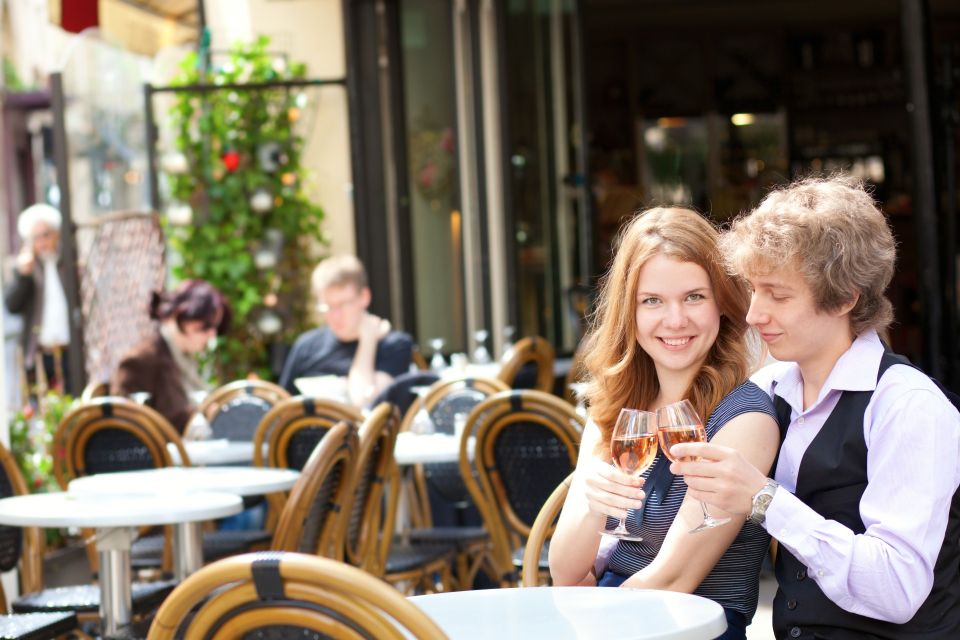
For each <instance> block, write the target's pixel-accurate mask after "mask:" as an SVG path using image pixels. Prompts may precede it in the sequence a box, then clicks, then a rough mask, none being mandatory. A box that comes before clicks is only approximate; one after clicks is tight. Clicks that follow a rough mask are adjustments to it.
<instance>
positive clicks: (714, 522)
mask: <svg viewBox="0 0 960 640" xmlns="http://www.w3.org/2000/svg"><path fill="white" fill-rule="evenodd" d="M728 522H730V518H713V517H708V518H704V519H703V522H701V523H700V524H699V525H698V526H697V528H695V529H691V530H690V533H700V532H701V531H706V530H707V529H713V528H714V527H719V526H720V525H724V524H727V523H728Z"/></svg>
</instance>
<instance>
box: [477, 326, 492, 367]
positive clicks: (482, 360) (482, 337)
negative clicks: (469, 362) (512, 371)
mask: <svg viewBox="0 0 960 640" xmlns="http://www.w3.org/2000/svg"><path fill="white" fill-rule="evenodd" d="M489 336H490V332H489V331H487V330H486V329H478V330H477V331H474V332H473V338H474V340H476V341H477V348H476V349H474V350H473V361H474V362H475V363H476V364H489V363H490V352H489V351H487V345H486V342H487V338H488V337H489Z"/></svg>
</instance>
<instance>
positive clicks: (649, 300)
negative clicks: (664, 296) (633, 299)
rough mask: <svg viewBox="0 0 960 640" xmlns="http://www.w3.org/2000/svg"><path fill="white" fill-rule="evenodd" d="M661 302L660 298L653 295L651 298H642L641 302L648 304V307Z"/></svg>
mask: <svg viewBox="0 0 960 640" xmlns="http://www.w3.org/2000/svg"><path fill="white" fill-rule="evenodd" d="M659 302H660V298H652V297H651V298H643V299H642V300H640V304H642V305H644V306H647V307H649V306H653V305H655V304H657V303H659Z"/></svg>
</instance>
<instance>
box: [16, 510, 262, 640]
mask: <svg viewBox="0 0 960 640" xmlns="http://www.w3.org/2000/svg"><path fill="white" fill-rule="evenodd" d="M242 508H243V500H242V499H241V498H240V496H238V495H232V494H229V493H213V492H202V491H193V492H190V493H179V494H169V495H163V494H159V495H158V494H156V493H139V494H138V493H134V492H126V493H122V494H121V493H115V494H110V495H105V494H98V493H72V492H58V493H37V494H33V495H24V496H14V497H12V498H4V499H2V500H0V524H6V525H11V526H16V527H43V528H57V527H89V528H95V529H96V530H97V535H96V544H97V552H98V554H99V556H100V619H101V629H102V633H103V635H104V636H109V635H114V634H116V633H117V632H118V631H119V630H120V629H121V628H122V627H124V626H126V625H128V624H130V616H131V611H132V609H133V601H132V593H131V577H130V545H131V544H132V543H133V539H134V536H135V528H136V527H141V526H152V525H166V524H170V525H174V531H175V535H176V531H177V530H178V529H180V528H181V527H184V526H186V525H188V524H191V523H196V522H200V521H203V520H210V519H213V518H225V517H226V516H232V515H234V514H235V513H239V512H240V510H241V509H242Z"/></svg>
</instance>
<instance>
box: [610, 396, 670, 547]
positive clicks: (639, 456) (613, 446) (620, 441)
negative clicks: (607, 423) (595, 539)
mask: <svg viewBox="0 0 960 640" xmlns="http://www.w3.org/2000/svg"><path fill="white" fill-rule="evenodd" d="M655 421H656V416H655V415H654V414H652V413H650V412H649V411H641V410H640V409H621V410H620V415H618V416H617V422H616V424H615V425H614V426H613V433H612V434H611V435H610V455H611V456H612V457H613V464H614V465H615V466H616V467H617V469H619V470H620V471H622V472H623V473H626V474H627V475H631V476H639V475H640V474H641V473H643V472H644V471H646V470H647V467H649V466H650V465H651V464H653V461H654V459H655V458H656V457H657V424H656V422H655ZM626 520H627V519H626V518H625V517H624V518H620V523H619V524H618V525H617V528H616V529H614V530H612V531H609V530H606V529H604V530H602V531H601V532H600V533H604V534H606V535H608V536H615V537H617V538H620V539H621V540H631V541H633V542H639V541H641V540H643V538H641V537H640V536H638V535H635V534H633V533H630V531H629V530H628V529H627V523H626Z"/></svg>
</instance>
